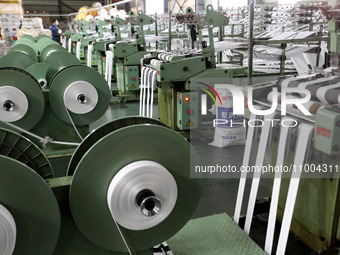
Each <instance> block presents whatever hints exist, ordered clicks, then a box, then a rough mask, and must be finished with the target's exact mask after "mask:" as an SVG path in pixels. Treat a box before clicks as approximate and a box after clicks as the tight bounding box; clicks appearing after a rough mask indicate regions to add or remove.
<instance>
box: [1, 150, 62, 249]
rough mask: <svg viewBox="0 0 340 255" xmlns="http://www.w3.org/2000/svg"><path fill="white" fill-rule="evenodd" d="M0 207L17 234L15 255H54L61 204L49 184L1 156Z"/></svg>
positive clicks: (12, 160) (13, 161)
mask: <svg viewBox="0 0 340 255" xmlns="http://www.w3.org/2000/svg"><path fill="white" fill-rule="evenodd" d="M0 165H1V168H0V204H2V205H3V206H5V208H7V210H8V211H9V212H10V213H11V214H12V216H13V218H14V220H15V224H16V230H17V236H16V244H15V249H14V252H13V255H32V254H34V255H51V254H52V252H53V250H54V248H55V246H56V244H57V241H58V237H59V232H60V212H59V206H58V203H57V200H56V198H55V196H54V194H53V192H52V190H51V189H50V188H49V187H48V185H47V184H46V183H45V181H44V180H43V179H42V178H41V177H40V176H39V175H38V174H37V173H35V172H34V171H32V169H30V168H29V167H28V166H26V165H24V164H22V163H20V162H18V161H16V160H14V159H11V158H8V157H5V156H2V155H0Z"/></svg>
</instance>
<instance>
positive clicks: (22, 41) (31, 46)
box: [14, 40, 38, 55]
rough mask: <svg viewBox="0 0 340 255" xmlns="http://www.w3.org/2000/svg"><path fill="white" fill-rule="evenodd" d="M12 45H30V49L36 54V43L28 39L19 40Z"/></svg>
mask: <svg viewBox="0 0 340 255" xmlns="http://www.w3.org/2000/svg"><path fill="white" fill-rule="evenodd" d="M14 45H26V46H28V47H30V48H31V49H32V50H34V51H35V53H36V55H38V50H37V44H36V43H33V42H31V41H28V40H19V41H17V42H16V43H15V44H14Z"/></svg>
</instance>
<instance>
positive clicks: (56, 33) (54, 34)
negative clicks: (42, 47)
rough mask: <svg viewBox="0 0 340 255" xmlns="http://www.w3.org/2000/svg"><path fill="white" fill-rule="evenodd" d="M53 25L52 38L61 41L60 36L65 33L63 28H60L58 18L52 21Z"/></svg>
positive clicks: (51, 28)
mask: <svg viewBox="0 0 340 255" xmlns="http://www.w3.org/2000/svg"><path fill="white" fill-rule="evenodd" d="M52 23H53V24H52V26H51V27H50V30H51V34H52V40H53V41H56V42H58V43H60V36H61V35H63V34H62V32H61V30H60V29H59V28H58V26H59V22H58V20H57V19H54V20H53V21H52Z"/></svg>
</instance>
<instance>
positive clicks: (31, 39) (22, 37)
mask: <svg viewBox="0 0 340 255" xmlns="http://www.w3.org/2000/svg"><path fill="white" fill-rule="evenodd" d="M21 41H28V42H31V43H34V42H35V39H34V38H33V37H32V36H31V35H23V36H21V37H20V39H19V40H18V42H21Z"/></svg>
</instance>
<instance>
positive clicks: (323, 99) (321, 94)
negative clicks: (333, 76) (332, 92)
mask: <svg viewBox="0 0 340 255" xmlns="http://www.w3.org/2000/svg"><path fill="white" fill-rule="evenodd" d="M338 88H340V82H338V83H335V84H332V85H329V86H323V87H321V88H319V89H318V90H317V92H316V96H317V98H318V99H319V100H320V102H321V103H323V104H329V103H328V101H327V100H326V93H327V91H328V90H329V89H338ZM339 103H340V102H339Z"/></svg>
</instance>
